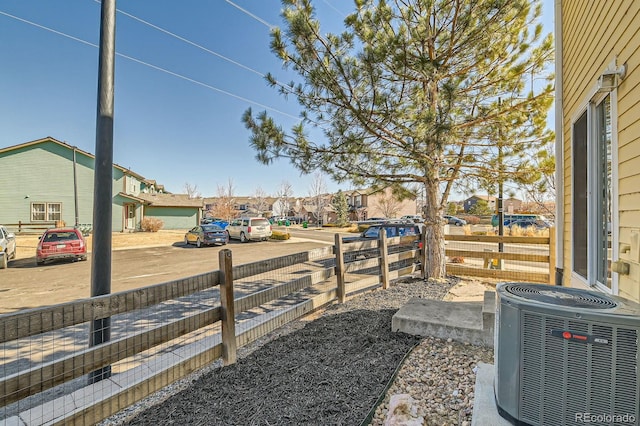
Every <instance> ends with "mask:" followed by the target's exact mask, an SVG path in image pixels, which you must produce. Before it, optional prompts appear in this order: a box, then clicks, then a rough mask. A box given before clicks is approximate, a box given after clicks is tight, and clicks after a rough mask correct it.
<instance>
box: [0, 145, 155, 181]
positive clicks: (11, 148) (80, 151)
mask: <svg viewBox="0 0 640 426" xmlns="http://www.w3.org/2000/svg"><path fill="white" fill-rule="evenodd" d="M47 142H53V143H55V144H58V145H60V146H62V147H64V148H67V149H69V150H75V151H76V152H79V153H81V154H82V155H85V156H87V157H89V158H93V159H95V158H96V156H95V155H93V154H91V153H90V152H87V151H83V150H81V149H80V148H78V147H76V146H73V145H69V144H68V143H66V142H62V141H59V140H57V139H55V138H52V137H51V136H47V137H45V138H42V139H36V140H34V141H30V142H24V143H21V144H18V145H12V146H8V147H6V148H0V154H2V153H3V152H9V151H14V150H16V149H20V148H27V147H30V146H34V145H39V144H42V143H47ZM113 167H115V168H116V169H119V170H122V171H123V172H124V173H126V174H128V175H131V176H134V177H135V178H138V179H140V180H142V181H144V180H146V179H145V178H144V176H141V175H139V174H137V173H135V172H133V171H131V169H127V168H125V167H122V166H120V165H118V164H116V163H113Z"/></svg>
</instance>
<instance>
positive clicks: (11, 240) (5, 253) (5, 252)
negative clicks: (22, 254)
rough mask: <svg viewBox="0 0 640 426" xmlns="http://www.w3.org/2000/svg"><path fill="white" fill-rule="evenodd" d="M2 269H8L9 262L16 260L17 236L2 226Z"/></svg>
mask: <svg viewBox="0 0 640 426" xmlns="http://www.w3.org/2000/svg"><path fill="white" fill-rule="evenodd" d="M0 256H2V258H1V259H0V269H6V268H7V266H8V265H9V260H12V259H15V258H16V236H15V235H14V234H13V233H12V232H9V231H8V230H7V228H5V227H4V226H2V225H0Z"/></svg>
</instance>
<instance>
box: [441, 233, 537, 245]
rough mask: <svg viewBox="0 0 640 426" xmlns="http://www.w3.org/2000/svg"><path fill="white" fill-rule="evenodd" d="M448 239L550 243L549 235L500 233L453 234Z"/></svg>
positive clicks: (446, 237) (445, 237) (481, 241)
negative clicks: (509, 234) (529, 235)
mask: <svg viewBox="0 0 640 426" xmlns="http://www.w3.org/2000/svg"><path fill="white" fill-rule="evenodd" d="M444 239H445V240H446V241H467V242H476V243H512V244H547V245H548V244H549V237H511V236H500V235H452V234H446V235H445V236H444Z"/></svg>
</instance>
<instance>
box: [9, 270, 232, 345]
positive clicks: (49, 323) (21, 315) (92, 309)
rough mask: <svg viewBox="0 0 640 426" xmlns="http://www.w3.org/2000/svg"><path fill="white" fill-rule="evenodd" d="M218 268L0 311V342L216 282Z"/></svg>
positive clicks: (145, 304)
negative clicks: (108, 291) (125, 289)
mask: <svg viewBox="0 0 640 426" xmlns="http://www.w3.org/2000/svg"><path fill="white" fill-rule="evenodd" d="M219 282H220V278H219V273H218V271H212V272H206V273H204V274H199V275H194V276H192V277H187V278H181V279H178V280H174V281H169V282H166V283H161V284H155V285H152V286H148V287H143V288H137V289H134V290H128V291H123V292H119V293H113V294H108V295H104V296H97V297H93V298H89V299H81V300H78V301H75V302H67V303H62V304H59V305H52V306H46V307H42V308H33V309H27V310H23V311H20V312H15V313H11V314H4V315H0V343H4V342H8V341H11V340H16V339H20V338H23V337H29V336H35V335H37V334H41V333H46V332H49V331H53V330H58V329H60V328H64V327H71V326H73V325H77V324H82V323H84V322H87V321H93V320H96V319H102V318H107V317H110V316H113V315H116V314H122V313H126V312H131V311H135V310H138V309H142V308H147V307H149V306H153V305H156V304H158V303H160V302H164V301H166V300H171V299H175V298H178V297H183V296H188V295H189V294H192V293H196V292H198V291H202V290H206V289H208V288H211V287H214V286H216V285H218V284H219Z"/></svg>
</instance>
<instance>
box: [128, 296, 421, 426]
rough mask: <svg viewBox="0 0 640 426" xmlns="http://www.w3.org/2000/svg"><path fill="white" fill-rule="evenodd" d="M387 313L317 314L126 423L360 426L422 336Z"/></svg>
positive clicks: (349, 312)
mask: <svg viewBox="0 0 640 426" xmlns="http://www.w3.org/2000/svg"><path fill="white" fill-rule="evenodd" d="M395 312H396V310H395V309H393V310H379V311H370V310H354V311H348V312H344V313H336V314H331V315H325V316H322V317H320V318H318V319H316V320H314V321H312V322H309V323H307V324H306V325H305V327H304V328H302V329H300V330H297V331H295V332H292V333H290V334H287V335H284V336H281V337H279V338H278V339H275V340H272V341H270V342H268V343H266V344H265V345H264V346H262V347H260V348H259V349H257V350H256V351H254V352H252V353H251V354H249V355H247V356H246V357H244V358H241V359H239V360H238V362H237V363H236V364H234V365H231V366H227V367H222V368H220V369H217V370H212V371H211V372H209V373H206V374H204V375H203V376H201V377H200V378H198V379H197V380H195V381H194V382H193V383H192V384H191V385H190V386H189V387H188V388H187V389H185V390H183V391H181V392H179V393H178V394H175V395H173V396H171V397H169V398H168V399H166V400H165V401H163V402H162V403H161V404H159V405H156V406H153V407H150V408H149V409H147V410H146V411H143V412H142V413H140V414H138V415H137V416H136V417H134V418H133V419H132V420H130V422H129V424H132V425H160V424H162V425H165V424H180V425H186V424H189V425H225V426H230V425H243V426H244V425H299V424H305V425H307V424H308V425H328V424H331V425H360V424H362V423H363V421H365V420H366V419H367V416H368V414H369V413H370V411H371V409H372V408H373V407H374V406H375V405H376V402H377V401H378V398H379V397H380V396H381V395H382V394H384V392H385V390H386V388H387V385H388V384H389V381H390V380H391V379H392V378H393V375H394V373H395V371H396V369H397V368H398V366H399V365H400V363H401V362H402V360H403V358H404V357H405V355H406V354H407V353H408V352H409V351H410V350H411V348H412V347H413V346H415V345H416V344H417V343H418V342H419V341H420V338H418V337H416V336H411V335H408V334H404V333H392V332H391V317H392V316H393V314H394V313H395Z"/></svg>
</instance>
